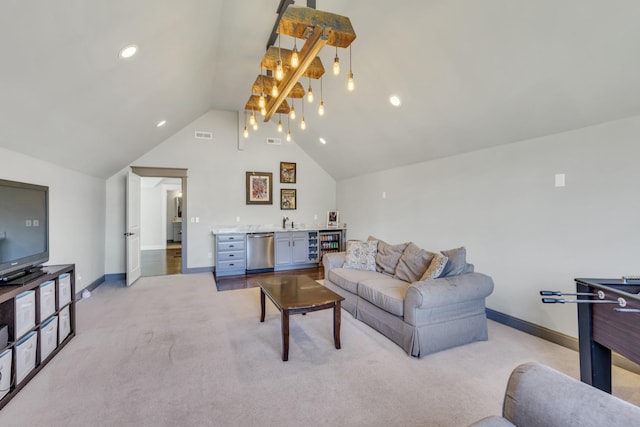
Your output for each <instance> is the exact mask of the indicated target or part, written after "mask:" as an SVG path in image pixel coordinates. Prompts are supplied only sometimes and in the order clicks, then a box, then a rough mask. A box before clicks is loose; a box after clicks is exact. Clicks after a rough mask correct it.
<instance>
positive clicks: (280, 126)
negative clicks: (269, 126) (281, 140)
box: [278, 118, 282, 133]
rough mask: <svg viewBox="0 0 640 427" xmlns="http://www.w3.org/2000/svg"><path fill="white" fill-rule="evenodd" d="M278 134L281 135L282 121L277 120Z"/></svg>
mask: <svg viewBox="0 0 640 427" xmlns="http://www.w3.org/2000/svg"><path fill="white" fill-rule="evenodd" d="M278 132H280V133H282V119H281V118H278Z"/></svg>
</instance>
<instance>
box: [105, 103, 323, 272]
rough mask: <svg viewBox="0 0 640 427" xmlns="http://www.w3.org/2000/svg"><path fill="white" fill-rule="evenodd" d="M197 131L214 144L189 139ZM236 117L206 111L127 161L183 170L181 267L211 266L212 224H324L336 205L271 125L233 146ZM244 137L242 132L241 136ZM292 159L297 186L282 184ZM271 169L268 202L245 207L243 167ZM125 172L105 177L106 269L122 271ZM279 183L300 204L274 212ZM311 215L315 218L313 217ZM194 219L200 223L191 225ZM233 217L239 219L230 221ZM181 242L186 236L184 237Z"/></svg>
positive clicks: (316, 172)
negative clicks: (285, 220)
mask: <svg viewBox="0 0 640 427" xmlns="http://www.w3.org/2000/svg"><path fill="white" fill-rule="evenodd" d="M196 130H205V131H211V132H213V133H214V140H213V141H205V140H197V139H194V132H195V131H196ZM238 131H239V127H238V114H237V113H236V112H226V111H209V112H208V113H206V114H204V115H203V116H202V117H200V118H198V119H197V120H195V121H194V122H192V123H191V124H189V125H188V126H186V127H185V128H184V129H183V130H181V131H180V132H178V133H176V134H175V135H173V136H172V137H170V138H168V139H167V140H166V141H164V142H163V143H162V144H160V145H159V146H157V147H156V148H155V149H153V150H151V151H150V152H149V153H147V154H145V155H144V156H142V157H140V158H139V159H137V160H135V161H133V162H131V165H132V166H149V167H152V166H153V167H173V168H188V178H187V183H188V184H187V185H188V194H187V198H186V203H187V206H186V209H187V211H186V212H187V215H188V217H187V218H183V221H186V227H187V235H188V243H187V268H202V267H211V266H213V265H214V260H213V256H212V253H213V235H212V234H211V229H212V228H213V227H214V226H218V225H235V224H241V225H252V224H281V221H282V217H283V216H285V215H286V216H288V217H289V218H291V219H293V221H295V222H296V223H304V224H314V223H317V224H324V223H325V221H326V218H325V217H326V212H327V211H328V210H331V209H335V196H336V192H335V191H336V190H335V180H334V179H333V178H331V177H330V176H329V175H328V174H327V173H326V172H325V171H324V170H323V169H322V168H320V167H319V166H318V165H317V163H315V162H314V161H313V160H312V159H311V158H310V157H309V156H308V155H307V154H306V153H305V152H304V151H303V150H302V149H300V147H298V146H297V145H296V144H295V143H286V142H285V140H284V135H283V134H279V133H278V132H277V131H276V129H275V124H273V123H267V124H265V123H262V122H260V129H259V131H258V132H253V131H252V132H251V136H250V138H249V139H248V140H246V141H244V150H243V151H239V150H238V133H239V132H238ZM240 137H241V138H242V136H241V135H240ZM267 137H279V138H282V144H281V145H267V144H266V138H267ZM281 161H282V162H295V163H296V164H297V182H296V184H280V182H279V168H280V162H281ZM247 171H257V172H271V173H273V196H274V203H273V205H247V204H246V202H245V172H247ZM125 174H126V169H124V170H122V171H120V172H119V173H117V174H115V175H114V176H112V177H111V178H109V179H108V180H107V204H108V206H109V208H108V211H107V236H106V240H107V258H106V269H107V272H108V273H122V272H124V270H125V267H124V256H125V255H124V241H123V239H122V233H124V224H125V223H124V209H125V206H124V200H125V199H124V194H125V180H124V176H125ZM280 188H296V189H297V193H298V194H297V196H298V200H297V203H298V209H297V210H293V211H282V210H280V204H279V196H280ZM314 215H317V216H318V219H317V220H314ZM196 217H198V218H199V220H200V222H199V223H195V222H191V218H194V219H195V218H196ZM236 217H240V221H239V222H236ZM183 243H184V241H183Z"/></svg>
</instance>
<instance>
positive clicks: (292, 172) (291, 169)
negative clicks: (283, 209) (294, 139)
mask: <svg viewBox="0 0 640 427" xmlns="http://www.w3.org/2000/svg"><path fill="white" fill-rule="evenodd" d="M280 182H281V183H284V184H295V183H296V164H295V163H289V162H280Z"/></svg>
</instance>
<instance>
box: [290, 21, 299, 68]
mask: <svg viewBox="0 0 640 427" xmlns="http://www.w3.org/2000/svg"><path fill="white" fill-rule="evenodd" d="M297 29H298V28H297V25H294V26H293V32H294V33H295V32H296V30H297ZM297 41H298V39H297V37H294V38H293V52H291V66H292V67H293V68H298V65H300V60H299V58H298V47H297V46H296V42H297Z"/></svg>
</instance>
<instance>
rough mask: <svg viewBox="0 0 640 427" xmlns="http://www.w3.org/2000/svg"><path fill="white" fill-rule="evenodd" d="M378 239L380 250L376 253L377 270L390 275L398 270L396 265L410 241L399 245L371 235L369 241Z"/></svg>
mask: <svg viewBox="0 0 640 427" xmlns="http://www.w3.org/2000/svg"><path fill="white" fill-rule="evenodd" d="M372 240H377V241H378V252H377V253H376V267H377V268H376V270H377V271H378V272H380V273H384V274H387V275H390V276H393V274H394V273H395V272H396V266H397V265H398V261H399V260H400V256H401V255H402V252H403V251H404V250H405V248H406V247H407V245H408V244H409V243H400V244H398V245H390V244H389V243H387V242H385V241H383V240H380V239H376V238H375V237H372V236H369V241H372Z"/></svg>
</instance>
